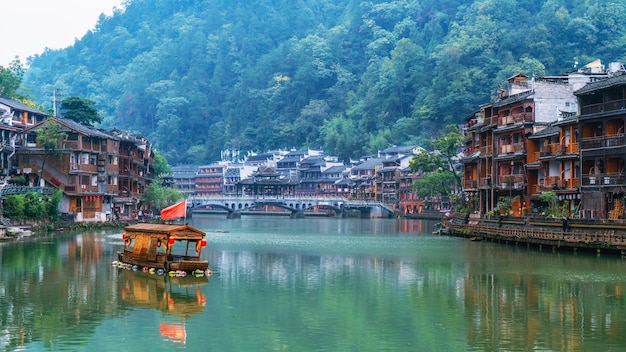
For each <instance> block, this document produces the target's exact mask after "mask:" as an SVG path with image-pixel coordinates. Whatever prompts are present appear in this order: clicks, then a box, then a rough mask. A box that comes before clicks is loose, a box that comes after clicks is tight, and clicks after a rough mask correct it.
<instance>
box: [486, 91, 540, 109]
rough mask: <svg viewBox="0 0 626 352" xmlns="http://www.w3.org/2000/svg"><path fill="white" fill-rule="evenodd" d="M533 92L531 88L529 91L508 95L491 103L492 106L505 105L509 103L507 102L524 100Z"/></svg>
mask: <svg viewBox="0 0 626 352" xmlns="http://www.w3.org/2000/svg"><path fill="white" fill-rule="evenodd" d="M533 93H534V92H533V91H532V90H531V91H528V92H523V93H519V94H515V95H513V96H510V97H508V98H506V99H502V100H500V101H497V102H495V103H493V107H494V108H499V107H502V106H506V105H509V104H513V103H516V102H518V101H524V100H526V99H528V97H529V96H530V95H532V94H533Z"/></svg>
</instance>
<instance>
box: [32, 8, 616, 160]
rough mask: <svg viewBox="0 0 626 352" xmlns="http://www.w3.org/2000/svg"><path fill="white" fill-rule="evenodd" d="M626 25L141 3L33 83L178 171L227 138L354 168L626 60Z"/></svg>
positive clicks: (36, 64)
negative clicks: (522, 84)
mask: <svg viewBox="0 0 626 352" xmlns="http://www.w3.org/2000/svg"><path fill="white" fill-rule="evenodd" d="M512 14H515V16H512ZM624 15H626V4H624V3H622V2H619V1H614V0H607V1H583V0H573V1H570V0H531V1H515V0H446V1H441V0H373V1H344V2H338V1H327V0H307V1H286V0H278V1H271V2H268V1H257V2H254V1H252V2H251V1H231V0H211V1H209V0H198V1H127V2H125V10H124V11H121V10H120V11H117V12H116V13H115V14H114V15H113V16H110V17H107V16H102V17H101V18H100V20H99V22H98V24H97V25H96V27H95V29H94V30H92V31H90V32H88V33H86V34H85V36H84V37H82V38H80V40H77V41H76V42H75V43H74V44H73V45H72V46H70V47H68V48H66V49H62V50H47V51H46V52H44V53H43V54H41V55H37V56H35V57H33V58H30V59H29V68H28V70H27V71H26V72H25V74H24V79H23V83H24V87H25V91H26V92H29V93H30V94H32V95H33V96H34V97H33V98H34V100H35V101H38V102H48V101H49V94H50V92H51V91H52V89H53V88H59V89H62V91H63V92H64V93H65V94H68V95H69V96H78V97H85V98H86V99H89V100H91V101H94V102H96V104H97V106H99V107H101V112H102V114H103V120H102V127H104V128H111V127H116V128H120V129H124V130H131V131H134V132H137V133H140V134H143V135H145V136H147V137H149V138H150V139H151V140H152V141H154V142H155V143H156V147H157V148H158V149H159V150H161V151H162V153H163V156H164V157H166V158H167V160H168V161H169V162H170V163H172V164H183V163H197V162H210V161H212V160H216V159H217V158H219V155H220V151H221V150H222V149H224V147H225V145H227V144H231V145H232V144H235V145H238V146H240V149H241V150H242V151H243V152H246V151H265V150H267V149H271V148H291V147H295V148H301V147H316V146H318V147H321V148H323V149H325V150H327V151H328V152H329V153H335V154H341V155H342V159H344V160H347V159H348V158H354V157H359V156H361V155H362V154H363V153H373V152H375V151H376V150H377V149H379V148H381V147H384V146H389V145H393V144H395V145H400V144H404V143H424V142H427V141H428V140H429V139H430V137H431V136H432V135H433V134H435V133H436V132H437V131H438V130H439V128H440V126H442V125H446V124H450V123H454V122H457V121H459V120H460V118H461V117H462V116H466V115H467V114H468V113H471V112H472V111H475V110H477V109H478V107H479V105H480V104H483V103H486V102H489V101H490V100H492V97H493V96H494V93H495V90H496V89H497V86H498V84H499V83H501V82H502V81H503V80H504V79H506V78H507V77H510V76H511V75H513V74H516V73H519V72H522V73H524V74H526V75H528V76H533V75H534V76H541V75H545V74H561V73H565V72H568V71H571V70H572V69H573V68H574V65H575V64H574V62H575V60H576V59H575V58H577V60H578V62H580V63H581V64H585V63H587V62H590V61H593V60H595V59H598V58H600V59H602V60H603V61H605V62H611V61H624V60H625V59H626V55H625V54H624V53H626V22H625V21H623V20H622V19H623V18H624ZM521 21H523V25H520V23H522V22H521Z"/></svg>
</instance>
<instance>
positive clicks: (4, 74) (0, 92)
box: [0, 57, 24, 100]
mask: <svg viewBox="0 0 626 352" xmlns="http://www.w3.org/2000/svg"><path fill="white" fill-rule="evenodd" d="M23 76H24V68H23V67H22V63H21V61H20V60H19V58H17V57H16V58H15V59H14V60H13V61H11V62H10V63H9V66H8V67H3V66H0V97H7V98H11V99H16V100H21V99H22V98H23V96H22V95H21V94H19V93H18V90H19V88H20V86H21V84H22V79H23Z"/></svg>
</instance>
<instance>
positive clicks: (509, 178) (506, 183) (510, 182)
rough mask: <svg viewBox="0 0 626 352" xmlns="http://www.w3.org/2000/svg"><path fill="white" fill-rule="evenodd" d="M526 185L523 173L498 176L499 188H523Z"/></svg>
mask: <svg viewBox="0 0 626 352" xmlns="http://www.w3.org/2000/svg"><path fill="white" fill-rule="evenodd" d="M524 186H525V184H524V175H523V174H514V175H500V176H498V184H497V187H498V188H499V189H505V190H513V189H522V188H524Z"/></svg>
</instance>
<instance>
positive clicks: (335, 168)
mask: <svg viewBox="0 0 626 352" xmlns="http://www.w3.org/2000/svg"><path fill="white" fill-rule="evenodd" d="M345 169H346V167H345V166H344V165H337V166H331V167H329V168H328V169H326V170H324V171H322V173H323V174H332V173H337V172H343V171H344V170H345Z"/></svg>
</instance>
